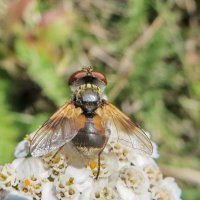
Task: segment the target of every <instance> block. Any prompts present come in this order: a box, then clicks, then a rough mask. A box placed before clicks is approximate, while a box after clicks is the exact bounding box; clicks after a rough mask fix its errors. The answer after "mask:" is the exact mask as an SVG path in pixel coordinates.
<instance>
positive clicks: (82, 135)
mask: <svg viewBox="0 0 200 200" xmlns="http://www.w3.org/2000/svg"><path fill="white" fill-rule="evenodd" d="M106 141H107V137H106V136H105V135H103V134H102V133H100V131H99V130H98V129H96V128H95V127H94V123H93V119H92V118H88V119H87V121H86V124H85V127H84V128H81V129H80V130H79V132H78V134H77V135H76V136H75V137H74V138H73V139H72V143H73V145H74V146H75V147H76V149H77V150H78V151H79V152H80V153H82V154H83V155H84V156H85V157H87V158H93V157H95V156H96V155H98V154H99V153H100V152H101V151H102V150H103V148H104V147H105V143H106Z"/></svg>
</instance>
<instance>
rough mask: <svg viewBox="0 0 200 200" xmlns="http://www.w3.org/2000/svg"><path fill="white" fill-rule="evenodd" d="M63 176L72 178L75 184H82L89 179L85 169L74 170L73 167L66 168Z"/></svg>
mask: <svg viewBox="0 0 200 200" xmlns="http://www.w3.org/2000/svg"><path fill="white" fill-rule="evenodd" d="M65 174H66V175H70V176H72V177H74V179H75V181H76V182H77V183H82V182H84V181H86V180H87V179H88V178H89V171H88V170H87V169H86V168H76V167H73V166H68V167H67V169H66V171H65Z"/></svg>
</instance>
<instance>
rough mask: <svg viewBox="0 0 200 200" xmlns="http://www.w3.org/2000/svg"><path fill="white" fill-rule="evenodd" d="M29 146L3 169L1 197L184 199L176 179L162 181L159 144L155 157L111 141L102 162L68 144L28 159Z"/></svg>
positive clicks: (23, 146) (21, 147)
mask: <svg viewBox="0 0 200 200" xmlns="http://www.w3.org/2000/svg"><path fill="white" fill-rule="evenodd" d="M28 141H29V140H28V139H26V141H25V142H21V143H19V145H18V146H17V148H16V151H15V155H16V156H17V157H18V158H17V159H15V160H14V161H13V162H12V163H11V164H7V165H4V166H0V188H1V190H0V195H2V196H3V195H4V196H5V195H7V193H8V195H7V196H9V195H11V194H14V195H16V194H19V195H22V196H23V198H25V199H32V198H34V199H42V200H45V199H52V200H56V199H60V200H68V199H70V200H84V199H88V200H89V199H91V200H112V199H113V200H114V199H115V200H118V199H119V200H129V199H130V200H133V199H138V200H143V199H145V200H151V199H155V200H160V199H163V200H165V199H166V200H168V199H170V200H171V199H172V200H180V199H181V190H180V188H179V187H178V186H177V184H176V183H175V181H174V179H173V178H164V179H163V175H162V173H161V171H160V169H159V167H158V165H157V164H156V162H155V161H154V159H153V158H157V157H158V153H157V146H156V145H155V144H154V145H153V147H154V153H153V157H149V156H146V155H144V154H140V153H138V152H136V151H135V150H134V149H131V148H129V147H126V146H124V145H123V144H122V143H120V141H114V140H112V139H111V140H109V142H108V144H107V145H106V147H105V149H104V151H103V153H102V154H101V155H100V159H98V157H96V158H94V159H85V158H84V157H83V156H82V155H80V153H78V152H77V151H76V149H75V148H74V147H73V146H72V145H71V144H70V143H67V144H66V145H65V146H64V147H63V148H62V150H61V151H59V152H56V151H55V152H54V151H52V152H50V153H49V154H47V155H45V156H42V157H40V158H24V157H23V156H27V146H29V145H30V143H29V142H28ZM19 157H20V158H19ZM98 173H99V175H98V179H97V174H98ZM2 191H3V192H2ZM5 191H7V192H5ZM13 192H14V193H13Z"/></svg>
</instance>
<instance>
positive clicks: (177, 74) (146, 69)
mask: <svg viewBox="0 0 200 200" xmlns="http://www.w3.org/2000/svg"><path fill="white" fill-rule="evenodd" d="M199 25H200V2H199V1H195V0H164V1H160V0H110V1H107V0H84V1H80V0H73V1H72V0H68V1H66V0H65V1H64V0H63V1H62V0H61V1H56V0H50V1H47V0H43V1H36V0H1V1H0V106H1V107H0V164H4V163H7V162H11V161H12V159H13V151H14V148H15V146H16V144H17V143H18V142H19V141H20V140H22V139H23V138H24V136H25V135H26V134H29V133H31V132H32V131H34V130H35V129H37V128H38V126H39V125H41V124H42V123H43V122H44V121H45V120H47V118H48V117H49V116H50V114H52V113H53V112H54V111H56V109H57V108H58V107H59V106H61V105H62V104H63V103H64V102H65V101H66V100H67V99H69V98H70V91H69V88H68V86H67V80H68V78H69V76H70V75H71V73H73V72H74V71H76V70H78V69H81V68H82V67H83V66H93V67H94V68H95V70H97V71H100V72H102V73H104V74H105V75H106V76H107V79H108V82H109V84H108V87H107V90H106V93H107V95H108V98H109V100H110V101H112V102H113V103H114V104H115V105H117V106H118V107H119V108H120V109H122V110H123V111H124V112H125V113H126V114H127V115H129V116H130V117H131V118H132V119H136V121H137V122H138V123H139V124H140V125H141V126H142V127H143V128H144V129H146V130H148V131H149V132H150V133H151V134H152V138H153V140H154V141H155V142H156V143H157V144H158V145H159V152H160V158H159V161H158V163H159V165H160V167H161V169H162V170H163V173H164V174H165V175H166V176H174V177H176V178H177V182H178V184H179V185H180V187H181V188H182V190H183V199H186V200H197V199H199V198H200V171H199V169H200V145H199V144H200V139H199V138H200V134H199V132H200V101H199V100H200V66H199V65H200V56H199V53H200V34H199V33H200V26H199Z"/></svg>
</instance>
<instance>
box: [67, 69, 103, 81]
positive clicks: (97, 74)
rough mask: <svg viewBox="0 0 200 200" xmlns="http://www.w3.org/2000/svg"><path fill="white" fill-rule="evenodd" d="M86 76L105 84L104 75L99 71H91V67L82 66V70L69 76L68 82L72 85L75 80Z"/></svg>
mask: <svg viewBox="0 0 200 200" xmlns="http://www.w3.org/2000/svg"><path fill="white" fill-rule="evenodd" d="M88 78H93V79H96V80H98V81H101V82H102V83H103V84H105V85H107V80H106V77H105V76H104V75H103V74H101V73H100V72H96V71H93V69H92V68H91V67H87V68H83V69H82V70H80V71H77V72H75V73H73V74H72V75H71V76H70V78H69V81H68V84H69V85H72V84H73V83H74V82H75V81H78V80H81V79H88Z"/></svg>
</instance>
